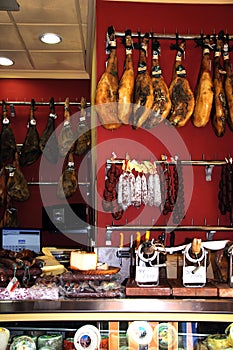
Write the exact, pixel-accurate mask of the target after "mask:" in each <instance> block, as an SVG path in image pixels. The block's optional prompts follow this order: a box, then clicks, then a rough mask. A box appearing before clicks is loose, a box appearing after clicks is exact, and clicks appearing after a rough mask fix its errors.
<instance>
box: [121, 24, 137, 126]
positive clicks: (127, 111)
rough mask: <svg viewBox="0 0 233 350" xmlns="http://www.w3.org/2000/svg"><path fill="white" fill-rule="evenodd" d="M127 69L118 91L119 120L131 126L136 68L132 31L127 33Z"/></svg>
mask: <svg viewBox="0 0 233 350" xmlns="http://www.w3.org/2000/svg"><path fill="white" fill-rule="evenodd" d="M124 45H125V53H126V58H125V67H124V72H123V75H122V77H121V80H120V83H119V89H118V95H119V97H118V118H119V119H120V121H121V122H122V124H129V121H130V117H131V114H132V108H133V105H132V103H133V93H134V68H133V57H132V56H133V55H132V53H133V41H132V37H131V30H130V29H128V30H126V32H125V38H124Z"/></svg>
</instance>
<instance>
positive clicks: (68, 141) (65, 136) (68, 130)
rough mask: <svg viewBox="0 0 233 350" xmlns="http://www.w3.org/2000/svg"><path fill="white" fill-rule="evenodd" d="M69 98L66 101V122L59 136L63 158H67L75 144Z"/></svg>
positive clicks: (59, 145)
mask: <svg viewBox="0 0 233 350" xmlns="http://www.w3.org/2000/svg"><path fill="white" fill-rule="evenodd" d="M69 103H70V101H69V98H68V97H67V98H66V100H65V111H64V121H63V125H62V128H61V130H60V133H59V135H58V148H59V154H60V156H61V157H66V155H67V154H68V152H69V150H70V148H71V146H72V144H73V142H74V134H73V130H72V126H71V122H70V108H69Z"/></svg>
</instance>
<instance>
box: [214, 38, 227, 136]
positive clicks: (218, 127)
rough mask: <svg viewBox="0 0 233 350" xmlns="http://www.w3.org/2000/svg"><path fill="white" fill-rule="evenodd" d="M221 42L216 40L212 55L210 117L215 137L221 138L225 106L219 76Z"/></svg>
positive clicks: (224, 121) (222, 86) (223, 132)
mask: <svg viewBox="0 0 233 350" xmlns="http://www.w3.org/2000/svg"><path fill="white" fill-rule="evenodd" d="M221 51H222V40H219V39H217V43H216V48H215V53H214V105H213V107H214V111H213V112H214V113H213V117H212V126H213V129H214V132H215V134H216V136H218V137H222V136H223V135H224V134H225V131H226V120H227V114H228V111H227V104H226V96H225V91H224V85H223V80H222V75H221V63H220V57H221Z"/></svg>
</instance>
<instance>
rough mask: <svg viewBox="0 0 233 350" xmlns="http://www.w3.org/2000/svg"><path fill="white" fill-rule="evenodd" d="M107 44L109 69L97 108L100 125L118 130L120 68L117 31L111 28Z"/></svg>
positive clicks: (100, 84)
mask: <svg viewBox="0 0 233 350" xmlns="http://www.w3.org/2000/svg"><path fill="white" fill-rule="evenodd" d="M107 38H108V40H107V44H108V43H109V47H108V48H109V50H110V55H109V58H108V60H107V67H106V70H105V72H104V73H103V74H102V76H101V78H100V80H99V82H98V84H97V87H96V94H95V105H96V106H95V108H96V112H97V114H98V117H99V120H100V123H101V124H102V126H103V127H104V128H105V129H110V130H113V129H118V128H119V127H120V126H121V122H120V120H119V118H118V111H117V101H118V83H119V78H118V67H117V56H116V39H115V30H114V28H113V27H112V26H111V27H109V28H108V34H107Z"/></svg>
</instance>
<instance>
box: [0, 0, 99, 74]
mask: <svg viewBox="0 0 233 350" xmlns="http://www.w3.org/2000/svg"><path fill="white" fill-rule="evenodd" d="M0 2H1V1H0ZM17 2H18V4H19V5H20V10H19V11H0V56H7V57H9V58H11V59H13V60H14V62H15V64H14V65H13V66H11V67H2V66H1V68H0V76H1V77H2V78H49V79H52V78H55V79H56V78H64V79H90V77H91V65H92V62H91V61H92V56H93V54H92V52H93V46H94V35H95V0H17ZM45 32H55V33H57V34H59V35H60V36H61V37H62V42H61V43H60V44H54V45H48V44H44V43H42V42H40V40H39V36H40V35H41V34H42V33H45Z"/></svg>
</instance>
